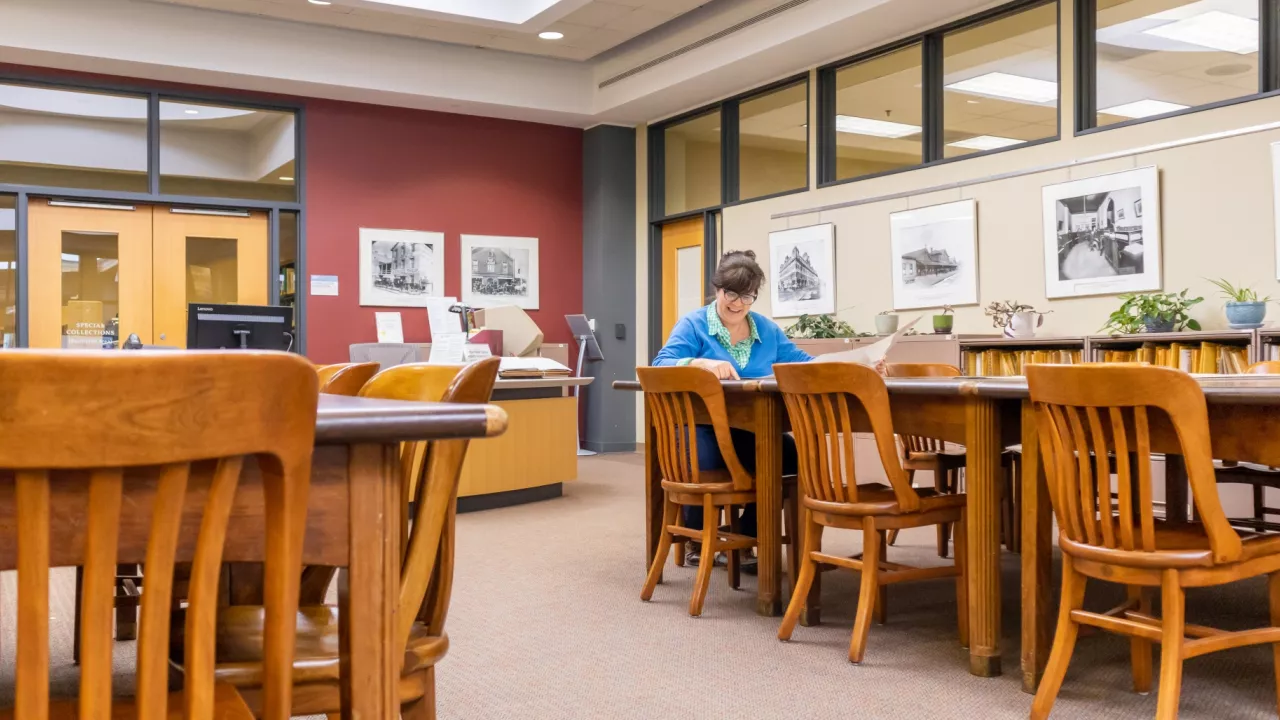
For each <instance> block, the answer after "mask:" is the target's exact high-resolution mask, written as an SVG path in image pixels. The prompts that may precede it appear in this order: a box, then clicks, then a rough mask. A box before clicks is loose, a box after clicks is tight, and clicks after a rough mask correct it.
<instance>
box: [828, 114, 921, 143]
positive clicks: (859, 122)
mask: <svg viewBox="0 0 1280 720" xmlns="http://www.w3.org/2000/svg"><path fill="white" fill-rule="evenodd" d="M836 130H838V131H839V132H845V133H852V134H854V135H874V136H875V137H883V138H904V137H906V136H908V135H915V134H916V133H918V132H920V126H919V125H908V124H906V123H897V122H890V121H888V120H872V119H870V118H862V117H854V116H852V115H837V116H836Z"/></svg>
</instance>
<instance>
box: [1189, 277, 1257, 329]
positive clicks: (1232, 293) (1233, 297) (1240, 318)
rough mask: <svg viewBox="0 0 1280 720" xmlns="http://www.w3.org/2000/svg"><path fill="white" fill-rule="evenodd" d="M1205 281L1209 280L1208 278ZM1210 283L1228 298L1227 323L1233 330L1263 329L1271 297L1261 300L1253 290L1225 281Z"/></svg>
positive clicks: (1212, 281)
mask: <svg viewBox="0 0 1280 720" xmlns="http://www.w3.org/2000/svg"><path fill="white" fill-rule="evenodd" d="M1205 279H1206V280H1208V278H1205ZM1209 282H1211V283H1213V284H1214V285H1215V286H1217V288H1218V289H1219V290H1221V291H1222V296H1223V297H1225V298H1227V305H1226V312H1227V323H1228V324H1230V325H1231V328H1232V329H1233V330H1249V329H1252V328H1257V327H1262V321H1263V319H1265V318H1266V317H1267V303H1268V302H1270V301H1271V296H1270V295H1268V296H1266V297H1262V298H1260V297H1258V292H1257V291H1256V290H1254V289H1253V288H1247V287H1243V286H1241V287H1236V286H1235V285H1232V284H1231V283H1230V282H1227V281H1226V280H1225V279H1223V280H1209Z"/></svg>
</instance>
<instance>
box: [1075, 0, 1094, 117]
mask: <svg viewBox="0 0 1280 720" xmlns="http://www.w3.org/2000/svg"><path fill="white" fill-rule="evenodd" d="M1075 7H1076V17H1075V50H1076V52H1075V82H1076V107H1075V132H1076V133H1079V132H1082V131H1084V130H1089V129H1091V128H1094V127H1096V126H1097V124H1098V32H1097V31H1098V8H1097V2H1096V0H1076V5H1075Z"/></svg>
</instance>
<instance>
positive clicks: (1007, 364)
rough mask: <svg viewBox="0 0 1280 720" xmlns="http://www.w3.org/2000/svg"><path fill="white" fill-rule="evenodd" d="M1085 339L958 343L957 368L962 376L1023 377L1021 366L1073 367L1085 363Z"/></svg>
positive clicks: (1004, 339) (976, 340) (1035, 338)
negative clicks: (958, 367) (958, 357)
mask: <svg viewBox="0 0 1280 720" xmlns="http://www.w3.org/2000/svg"><path fill="white" fill-rule="evenodd" d="M1084 350H1085V338H1084V337H1083V336H1079V337H1030V338H984V339H975V340H961V341H960V362H961V365H960V367H961V368H962V369H963V370H964V374H965V375H971V376H980V377H1010V376H1015V375H1022V374H1023V373H1022V368H1023V366H1024V365H1031V364H1047V365H1075V364H1077V363H1080V362H1084V358H1085V352H1084Z"/></svg>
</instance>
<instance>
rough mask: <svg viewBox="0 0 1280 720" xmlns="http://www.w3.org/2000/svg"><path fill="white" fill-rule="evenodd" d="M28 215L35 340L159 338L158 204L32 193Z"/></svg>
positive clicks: (81, 345)
mask: <svg viewBox="0 0 1280 720" xmlns="http://www.w3.org/2000/svg"><path fill="white" fill-rule="evenodd" d="M27 218H28V232H27V247H28V257H29V260H28V263H27V272H28V278H29V282H28V288H29V289H28V291H27V300H28V308H29V309H28V315H27V319H28V322H29V323H30V335H29V338H28V339H29V343H30V346H31V347H35V348H75V349H115V348H118V347H119V346H120V342H121V340H123V339H124V338H127V337H128V336H129V335H130V334H131V333H134V334H137V336H138V338H139V339H140V340H142V342H144V343H149V342H151V340H152V316H151V292H152V257H151V208H150V207H147V206H136V207H134V206H128V205H95V206H87V205H86V206H79V207H67V206H65V205H63V204H59V203H53V202H51V201H50V200H45V199H37V198H32V199H31V201H30V203H29V205H28V215H27Z"/></svg>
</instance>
